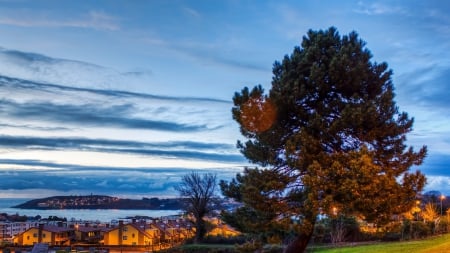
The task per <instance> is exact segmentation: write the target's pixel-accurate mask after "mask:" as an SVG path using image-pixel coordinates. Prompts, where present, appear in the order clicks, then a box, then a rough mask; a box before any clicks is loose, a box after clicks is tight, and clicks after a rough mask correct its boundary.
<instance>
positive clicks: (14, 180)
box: [0, 159, 236, 196]
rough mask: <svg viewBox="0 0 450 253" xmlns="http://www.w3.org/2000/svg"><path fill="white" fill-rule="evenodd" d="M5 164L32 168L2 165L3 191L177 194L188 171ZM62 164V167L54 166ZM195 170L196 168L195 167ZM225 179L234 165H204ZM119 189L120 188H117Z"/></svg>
mask: <svg viewBox="0 0 450 253" xmlns="http://www.w3.org/2000/svg"><path fill="white" fill-rule="evenodd" d="M0 165H1V166H2V167H7V166H14V165H20V166H26V167H29V168H30V169H29V170H15V171H14V173H11V172H10V171H5V170H2V169H0V177H1V178H2V181H3V182H4V183H2V184H1V185H0V190H2V191H10V190H14V191H23V190H29V189H43V190H46V191H60V192H63V193H64V192H68V191H70V192H78V193H80V192H84V191H86V192H87V193H91V192H95V193H100V194H103V193H104V194H113V195H117V194H142V193H148V194H149V195H165V196H175V195H177V193H176V191H175V190H174V186H175V185H177V184H178V183H179V182H180V180H181V176H182V175H184V174H185V173H186V172H187V171H186V169H185V168H126V167H96V166H79V165H70V164H54V163H49V162H44V161H39V160H13V159H0ZM33 167H44V168H45V167H48V168H50V169H49V170H42V169H41V170H33ZM53 168H61V169H62V170H54V169H53ZM192 171H195V170H192ZM199 172H201V173H203V172H211V173H215V174H217V175H218V176H219V177H220V178H222V179H230V178H231V177H233V176H234V175H235V173H236V170H233V169H227V170H224V169H221V170H217V169H210V170H208V169H206V170H205V169H203V170H201V171H200V170H199ZM118 189H120V191H119V192H118Z"/></svg>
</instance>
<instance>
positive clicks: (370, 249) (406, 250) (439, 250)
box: [307, 234, 450, 253]
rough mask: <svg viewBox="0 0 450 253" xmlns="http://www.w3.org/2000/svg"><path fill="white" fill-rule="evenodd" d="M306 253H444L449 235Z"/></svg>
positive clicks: (449, 249) (448, 241) (447, 248)
mask: <svg viewBox="0 0 450 253" xmlns="http://www.w3.org/2000/svg"><path fill="white" fill-rule="evenodd" d="M307 252H308V253H312V252H314V253H359V252H363V253H416V252H417V253H445V252H450V234H446V235H442V236H438V237H434V238H430V239H426V240H418V241H405V242H392V243H377V244H372V245H363V246H353V247H352V246H346V247H339V248H310V249H308V251H307Z"/></svg>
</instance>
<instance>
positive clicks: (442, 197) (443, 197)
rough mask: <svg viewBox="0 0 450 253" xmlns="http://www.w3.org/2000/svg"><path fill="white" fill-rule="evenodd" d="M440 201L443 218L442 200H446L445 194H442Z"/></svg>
mask: <svg viewBox="0 0 450 253" xmlns="http://www.w3.org/2000/svg"><path fill="white" fill-rule="evenodd" d="M439 199H440V200H441V216H442V200H444V199H445V196H444V194H441V196H440V197H439Z"/></svg>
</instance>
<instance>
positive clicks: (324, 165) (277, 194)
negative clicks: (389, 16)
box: [221, 27, 426, 252]
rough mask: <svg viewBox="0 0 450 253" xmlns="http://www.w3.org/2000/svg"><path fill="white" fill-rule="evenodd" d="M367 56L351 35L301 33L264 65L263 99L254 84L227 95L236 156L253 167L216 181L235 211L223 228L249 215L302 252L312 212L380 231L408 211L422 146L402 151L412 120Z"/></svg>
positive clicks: (381, 68)
mask: <svg viewBox="0 0 450 253" xmlns="http://www.w3.org/2000/svg"><path fill="white" fill-rule="evenodd" d="M371 58H372V55H371V53H370V51H369V50H368V49H367V48H366V47H365V42H363V41H362V40H361V39H359V38H358V35H357V33H356V32H351V33H349V34H348V35H344V36H340V35H339V33H338V32H337V30H336V28H334V27H331V28H329V29H327V30H319V31H313V30H310V31H308V33H307V35H306V36H304V37H303V40H302V43H301V46H298V47H295V48H294V50H293V52H292V54H291V55H286V56H285V57H284V58H283V60H282V61H281V62H278V61H276V62H275V63H274V65H273V78H272V85H271V89H270V90H269V92H268V94H266V93H265V92H264V90H263V88H262V87H261V86H255V87H254V88H253V89H249V88H247V87H245V88H244V89H242V91H241V92H236V93H235V95H234V97H233V102H234V107H233V108H232V113H233V119H234V120H236V121H237V122H238V123H239V125H240V131H241V133H242V135H243V136H244V137H245V138H246V139H247V140H246V141H245V142H241V141H238V148H239V149H240V150H241V152H242V153H243V154H244V156H245V157H246V158H247V159H248V160H249V161H250V162H252V163H254V164H256V165H259V167H257V168H246V170H245V171H244V172H243V173H242V174H238V175H237V177H236V179H233V180H232V181H231V182H223V181H222V182H221V188H222V191H223V193H224V195H226V196H229V197H234V198H236V199H237V200H240V201H242V202H243V203H244V204H245V205H244V207H243V208H241V209H238V210H237V211H236V212H235V213H226V214H224V216H225V217H226V219H228V221H230V222H231V223H234V224H235V225H238V226H239V224H240V223H245V220H243V219H244V218H242V217H246V216H245V215H242V213H247V214H251V215H247V216H250V217H251V216H253V217H257V216H259V217H261V218H263V219H262V220H264V221H265V222H266V223H267V224H269V225H266V226H262V227H260V229H262V230H261V231H260V232H263V231H273V230H279V229H280V226H281V227H282V228H283V230H284V231H288V232H289V234H290V235H291V236H292V238H290V241H291V244H290V246H289V247H288V248H287V251H288V252H303V250H304V248H305V247H306V245H307V243H308V241H309V239H310V237H311V235H312V232H313V227H314V224H315V221H316V218H317V216H318V215H319V214H325V215H335V213H336V212H339V213H340V214H343V215H355V216H358V217H362V218H364V219H366V220H367V221H371V222H376V223H377V224H383V223H385V222H387V221H388V220H389V219H390V218H391V216H392V215H393V214H400V213H402V212H405V211H406V210H409V209H410V208H411V207H412V206H413V205H414V203H415V199H416V195H417V193H418V192H420V191H421V190H422V189H423V186H424V184H425V177H424V175H422V174H421V173H420V172H419V171H416V172H410V168H411V167H413V166H417V165H420V164H421V163H422V162H423V159H424V158H425V156H426V147H425V146H423V147H422V148H420V150H419V151H414V150H413V148H412V147H408V146H407V145H406V144H405V141H406V135H407V134H408V133H409V132H411V130H412V125H413V119H412V118H409V117H408V114H407V113H406V112H399V110H398V107H397V106H396V104H395V101H394V86H393V84H392V80H391V75H392V71H391V70H389V69H388V65H387V64H386V63H384V62H383V63H376V62H372V61H371ZM236 214H239V216H238V215H236ZM247 218H249V217H247ZM247 223H248V222H247ZM241 226H242V227H245V226H244V224H241ZM254 227H255V224H253V226H250V228H254ZM243 229H245V228H243ZM264 229H265V230H264Z"/></svg>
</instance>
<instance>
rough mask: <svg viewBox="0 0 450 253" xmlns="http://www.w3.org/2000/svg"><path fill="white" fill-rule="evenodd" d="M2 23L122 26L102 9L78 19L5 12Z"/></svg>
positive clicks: (102, 27) (49, 26) (77, 26)
mask: <svg viewBox="0 0 450 253" xmlns="http://www.w3.org/2000/svg"><path fill="white" fill-rule="evenodd" d="M0 24H1V25H12V26H21V27H44V28H86V29H98V30H111V31H114V30H118V29H120V26H119V24H118V22H117V19H116V18H115V17H113V16H111V15H108V14H106V13H104V12H101V11H90V12H88V13H87V14H85V15H83V16H80V17H78V18H76V19H70V18H64V19H63V18H56V17H55V18H51V17H49V16H48V15H46V16H36V15H33V13H31V12H27V14H26V15H14V16H13V15H11V16H6V15H5V14H4V15H3V16H2V17H0Z"/></svg>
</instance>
